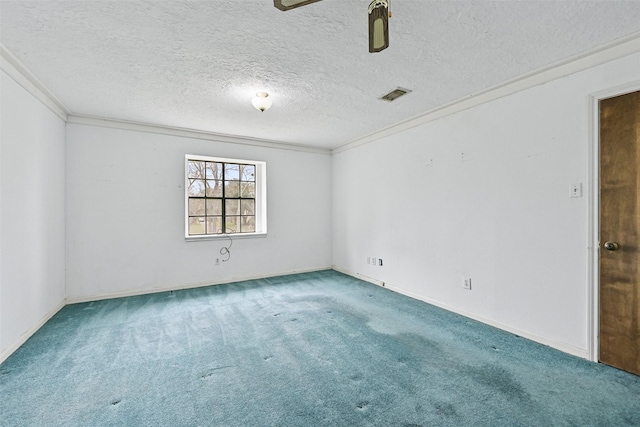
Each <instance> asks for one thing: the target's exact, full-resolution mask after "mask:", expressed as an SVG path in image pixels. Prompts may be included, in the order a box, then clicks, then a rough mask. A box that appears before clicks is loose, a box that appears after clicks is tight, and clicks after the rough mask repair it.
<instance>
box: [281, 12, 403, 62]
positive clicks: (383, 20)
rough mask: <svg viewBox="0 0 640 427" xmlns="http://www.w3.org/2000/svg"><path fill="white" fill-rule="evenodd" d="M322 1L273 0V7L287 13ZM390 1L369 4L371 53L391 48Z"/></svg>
mask: <svg viewBox="0 0 640 427" xmlns="http://www.w3.org/2000/svg"><path fill="white" fill-rule="evenodd" d="M319 1H321V0H273V5H274V6H275V7H276V8H278V9H280V10H282V11H287V10H291V9H295V8H296V7H300V6H306V5H308V4H311V3H316V2H319ZM390 16H391V14H390V13H389V0H373V1H372V2H371V4H369V52H372V53H374V52H380V51H383V50H384V49H386V48H388V47H389V17H390Z"/></svg>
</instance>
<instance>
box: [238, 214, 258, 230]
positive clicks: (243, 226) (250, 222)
mask: <svg viewBox="0 0 640 427" xmlns="http://www.w3.org/2000/svg"><path fill="white" fill-rule="evenodd" d="M241 218H242V221H241V222H240V232H241V233H254V232H255V231H256V217H255V216H243V217H241Z"/></svg>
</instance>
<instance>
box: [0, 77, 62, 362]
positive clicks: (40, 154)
mask: <svg viewBox="0 0 640 427" xmlns="http://www.w3.org/2000/svg"><path fill="white" fill-rule="evenodd" d="M0 79H1V80H0V84H1V86H0V88H1V89H0V90H1V111H0V117H1V119H0V120H1V122H0V123H1V126H0V128H1V131H0V132H1V133H0V135H1V141H0V142H1V144H0V165H1V166H0V189H1V191H0V235H1V239H0V362H1V361H3V360H4V359H5V358H6V357H8V356H9V355H10V354H11V353H12V352H13V351H15V349H16V348H17V347H19V346H20V345H21V344H22V343H23V342H24V341H25V340H26V339H27V338H28V337H29V336H30V335H31V334H32V333H33V332H35V330H37V328H39V327H40V326H41V325H42V323H43V322H44V321H45V320H47V319H48V318H49V317H50V316H51V315H53V314H54V313H55V312H56V311H57V310H59V309H60V308H61V307H62V305H63V304H64V299H65V245H64V234H65V230H64V222H65V221H64V197H65V196H64V179H65V148H64V143H65V124H64V121H62V120H61V119H60V118H58V116H56V115H55V114H54V113H52V112H51V111H50V110H49V109H47V108H46V107H45V106H43V105H42V104H41V103H40V101H38V100H36V99H35V98H34V97H33V96H32V95H31V94H30V93H29V92H27V91H26V90H24V89H23V88H22V87H20V86H19V85H18V84H17V83H16V82H15V81H14V80H12V79H11V78H10V77H9V76H8V75H7V74H6V73H5V72H4V71H2V72H0Z"/></svg>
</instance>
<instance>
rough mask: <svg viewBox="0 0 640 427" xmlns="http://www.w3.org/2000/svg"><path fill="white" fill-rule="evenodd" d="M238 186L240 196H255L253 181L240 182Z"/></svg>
mask: <svg viewBox="0 0 640 427" xmlns="http://www.w3.org/2000/svg"><path fill="white" fill-rule="evenodd" d="M240 187H241V189H242V195H241V197H251V198H254V197H256V183H255V182H241V183H240Z"/></svg>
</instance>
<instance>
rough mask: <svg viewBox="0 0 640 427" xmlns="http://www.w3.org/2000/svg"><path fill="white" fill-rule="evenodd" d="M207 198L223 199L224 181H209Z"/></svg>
mask: <svg viewBox="0 0 640 427" xmlns="http://www.w3.org/2000/svg"><path fill="white" fill-rule="evenodd" d="M207 197H222V181H220V180H216V179H208V180H207Z"/></svg>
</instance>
